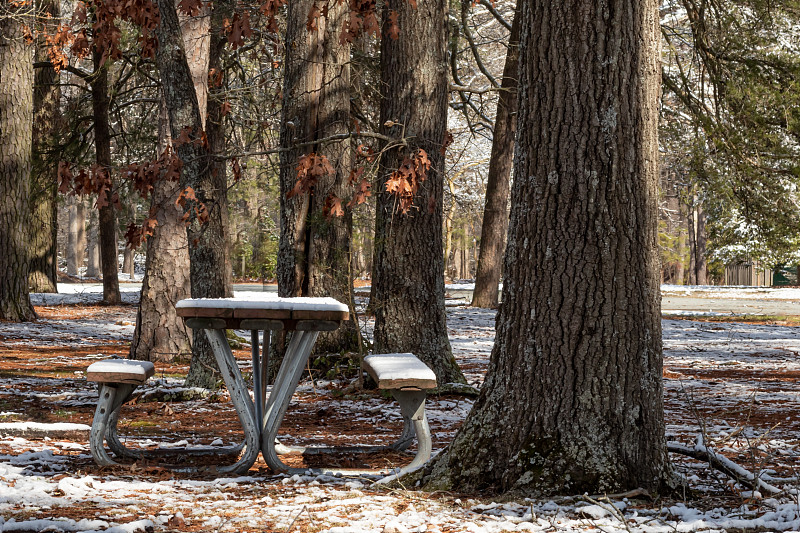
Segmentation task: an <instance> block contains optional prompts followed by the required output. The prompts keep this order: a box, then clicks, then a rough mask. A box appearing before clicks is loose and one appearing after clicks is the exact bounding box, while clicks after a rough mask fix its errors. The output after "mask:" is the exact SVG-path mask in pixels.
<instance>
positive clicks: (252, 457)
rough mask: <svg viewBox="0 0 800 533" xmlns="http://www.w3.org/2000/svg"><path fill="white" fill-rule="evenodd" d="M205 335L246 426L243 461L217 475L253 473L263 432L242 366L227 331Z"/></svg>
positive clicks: (237, 412)
mask: <svg viewBox="0 0 800 533" xmlns="http://www.w3.org/2000/svg"><path fill="white" fill-rule="evenodd" d="M205 332H206V336H208V341H209V343H210V344H211V349H212V350H213V351H214V357H215V358H216V359H217V364H218V365H219V369H220V372H221V373H222V378H223V379H224V380H225V385H226V386H227V387H228V392H229V393H230V395H231V401H232V402H233V405H234V407H235V408H236V414H237V415H238V416H239V422H241V424H242V429H243V430H244V440H245V452H244V454H242V456H241V457H240V458H239V460H238V461H237V462H236V463H234V464H232V465H230V466H223V467H218V468H217V472H219V473H229V472H232V473H236V474H243V473H245V472H247V471H248V470H250V467H251V466H253V463H255V462H256V459H257V458H258V452H259V448H260V447H259V438H258V437H259V431H258V425H257V423H256V417H255V412H254V410H255V409H254V406H253V402H252V401H251V399H250V392H249V391H248V389H247V384H246V383H245V381H244V378H243V377H242V373H241V371H240V370H239V366H238V365H237V364H236V359H235V358H234V357H233V353H232V352H231V348H230V346H229V345H228V339H226V338H225V330H224V329H206V330H205Z"/></svg>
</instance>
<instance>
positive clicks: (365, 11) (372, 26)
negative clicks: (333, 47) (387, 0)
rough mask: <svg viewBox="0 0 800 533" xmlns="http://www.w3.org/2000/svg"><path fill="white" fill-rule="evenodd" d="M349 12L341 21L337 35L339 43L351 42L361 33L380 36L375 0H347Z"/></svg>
mask: <svg viewBox="0 0 800 533" xmlns="http://www.w3.org/2000/svg"><path fill="white" fill-rule="evenodd" d="M348 6H349V7H350V13H348V15H347V19H346V20H345V21H344V22H343V23H342V33H341V34H340V35H339V42H340V43H341V44H343V45H344V44H347V43H353V42H355V40H356V39H357V38H358V37H359V36H360V35H361V34H362V33H366V34H367V35H374V36H375V38H378V37H380V34H381V28H380V22H379V20H378V12H377V2H376V0H349V1H348Z"/></svg>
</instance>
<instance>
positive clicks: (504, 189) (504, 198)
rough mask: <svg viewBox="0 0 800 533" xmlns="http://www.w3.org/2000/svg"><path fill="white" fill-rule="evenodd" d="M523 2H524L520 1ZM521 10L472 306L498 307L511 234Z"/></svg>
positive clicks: (499, 117)
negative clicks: (512, 167) (509, 203)
mask: <svg viewBox="0 0 800 533" xmlns="http://www.w3.org/2000/svg"><path fill="white" fill-rule="evenodd" d="M520 1H521V0H520ZM519 25H520V15H519V8H517V11H516V13H515V14H514V22H513V23H512V24H511V36H510V37H509V39H508V52H507V53H506V64H505V67H504V68H503V80H502V81H501V83H500V88H501V91H500V96H499V98H498V100H497V114H496V115H495V120H494V136H493V138H492V155H491V158H490V159H489V177H488V179H487V181H486V202H485V204H484V208H483V223H482V225H481V248H480V255H479V256H478V269H477V272H476V273H475V290H474V292H473V293H472V306H473V307H493V308H494V307H497V303H498V301H499V292H500V276H501V274H502V270H503V269H502V266H503V265H502V258H503V251H504V249H505V241H506V232H507V231H508V193H509V184H510V181H511V166H512V164H513V161H514V138H515V137H516V134H517V76H518V73H517V71H518V70H519Z"/></svg>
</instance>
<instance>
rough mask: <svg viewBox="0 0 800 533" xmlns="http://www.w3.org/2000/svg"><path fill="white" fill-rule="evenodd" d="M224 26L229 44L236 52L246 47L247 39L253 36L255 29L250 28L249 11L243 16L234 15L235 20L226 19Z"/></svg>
mask: <svg viewBox="0 0 800 533" xmlns="http://www.w3.org/2000/svg"><path fill="white" fill-rule="evenodd" d="M222 26H223V28H224V30H225V33H226V34H227V35H228V42H229V43H230V44H231V48H233V49H234V50H236V49H237V48H239V47H241V46H244V40H245V37H252V36H253V29H252V28H251V27H250V13H248V12H247V11H245V12H244V13H242V14H241V15H239V13H234V15H233V19H225V20H224V21H223V22H222Z"/></svg>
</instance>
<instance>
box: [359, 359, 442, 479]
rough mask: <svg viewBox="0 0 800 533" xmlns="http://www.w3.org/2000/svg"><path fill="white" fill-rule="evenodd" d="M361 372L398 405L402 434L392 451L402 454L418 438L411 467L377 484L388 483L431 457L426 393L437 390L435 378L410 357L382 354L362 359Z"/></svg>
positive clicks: (401, 469) (425, 366)
mask: <svg viewBox="0 0 800 533" xmlns="http://www.w3.org/2000/svg"><path fill="white" fill-rule="evenodd" d="M364 369H365V370H366V371H367V373H368V374H369V375H370V376H372V379H374V380H375V382H376V383H377V384H378V388H379V389H383V390H389V391H391V393H392V396H394V398H395V399H396V400H397V402H398V403H399V404H400V413H401V414H402V415H403V433H402V435H401V436H400V438H399V439H398V440H397V441H396V442H395V443H394V444H392V445H391V448H393V449H395V450H405V449H406V448H408V447H409V446H410V445H411V442H412V441H413V440H414V437H415V436H416V438H417V454H416V455H415V456H414V459H413V460H412V461H411V463H410V464H408V465H406V466H404V467H403V468H400V469H399V470H397V471H396V472H395V473H394V474H392V475H390V476H387V477H385V478H383V479H381V480H380V482H388V481H391V480H394V479H397V478H399V477H400V476H402V475H404V474H406V473H408V472H412V471H414V470H416V469H417V468H420V467H421V466H422V465H424V464H425V463H427V462H428V459H430V457H431V451H432V444H431V430H430V427H429V426H428V419H427V417H426V416H425V398H426V396H427V393H426V391H428V390H431V389H435V388H436V374H434V373H433V370H431V369H430V368H428V366H427V365H426V364H425V363H423V362H422V361H420V360H419V359H418V358H417V356H416V355H414V354H412V353H382V354H374V355H369V356H367V357H365V358H364Z"/></svg>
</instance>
